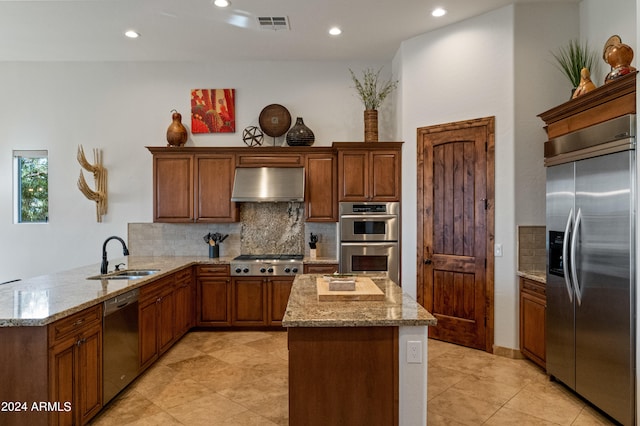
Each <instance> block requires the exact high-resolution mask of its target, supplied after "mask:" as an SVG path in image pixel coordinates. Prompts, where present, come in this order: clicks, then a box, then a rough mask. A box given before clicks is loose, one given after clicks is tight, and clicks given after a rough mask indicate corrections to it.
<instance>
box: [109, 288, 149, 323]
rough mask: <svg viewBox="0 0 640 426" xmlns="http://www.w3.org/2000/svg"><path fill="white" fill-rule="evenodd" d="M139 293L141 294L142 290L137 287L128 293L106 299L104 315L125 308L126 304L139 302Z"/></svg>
mask: <svg viewBox="0 0 640 426" xmlns="http://www.w3.org/2000/svg"><path fill="white" fill-rule="evenodd" d="M139 295H140V290H138V289H135V290H131V291H129V292H127V293H124V294H120V295H118V296H115V297H113V298H111V299H109V300H105V302H104V309H103V313H102V315H103V316H105V317H106V316H107V315H110V314H112V313H114V312H116V311H119V310H120V309H123V308H125V307H126V306H128V305H130V304H132V303H135V302H137V301H138V298H139Z"/></svg>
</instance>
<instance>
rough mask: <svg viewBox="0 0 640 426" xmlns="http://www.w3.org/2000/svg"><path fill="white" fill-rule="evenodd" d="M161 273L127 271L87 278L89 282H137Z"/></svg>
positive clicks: (153, 270) (147, 270)
mask: <svg viewBox="0 0 640 426" xmlns="http://www.w3.org/2000/svg"><path fill="white" fill-rule="evenodd" d="M156 272H160V269H125V270H123V271H115V272H110V273H108V274H102V275H94V276H92V277H87V279H88V280H135V279H138V278H143V277H146V276H149V275H153V274H155V273H156Z"/></svg>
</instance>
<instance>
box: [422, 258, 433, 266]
mask: <svg viewBox="0 0 640 426" xmlns="http://www.w3.org/2000/svg"><path fill="white" fill-rule="evenodd" d="M431 263H432V262H431V259H425V260H424V264H425V265H431Z"/></svg>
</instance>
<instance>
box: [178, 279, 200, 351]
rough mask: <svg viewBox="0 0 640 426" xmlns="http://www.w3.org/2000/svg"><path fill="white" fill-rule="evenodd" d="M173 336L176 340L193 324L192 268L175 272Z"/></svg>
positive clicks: (193, 286) (193, 288)
mask: <svg viewBox="0 0 640 426" xmlns="http://www.w3.org/2000/svg"><path fill="white" fill-rule="evenodd" d="M174 276H175V290H174V294H175V303H176V308H175V314H176V318H175V338H176V340H178V339H179V338H180V337H182V336H183V335H184V334H185V333H186V332H187V331H189V329H190V328H191V327H193V326H194V324H195V309H194V308H195V297H196V291H195V281H194V280H193V273H192V268H191V267H189V268H186V269H184V270H182V271H179V272H176V273H175V275H174Z"/></svg>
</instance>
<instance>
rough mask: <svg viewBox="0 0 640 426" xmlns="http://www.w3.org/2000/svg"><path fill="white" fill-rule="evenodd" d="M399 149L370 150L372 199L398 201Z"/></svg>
mask: <svg viewBox="0 0 640 426" xmlns="http://www.w3.org/2000/svg"><path fill="white" fill-rule="evenodd" d="M400 188H401V182H400V151H372V152H371V190H370V193H369V194H370V196H371V200H372V201H400Z"/></svg>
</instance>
